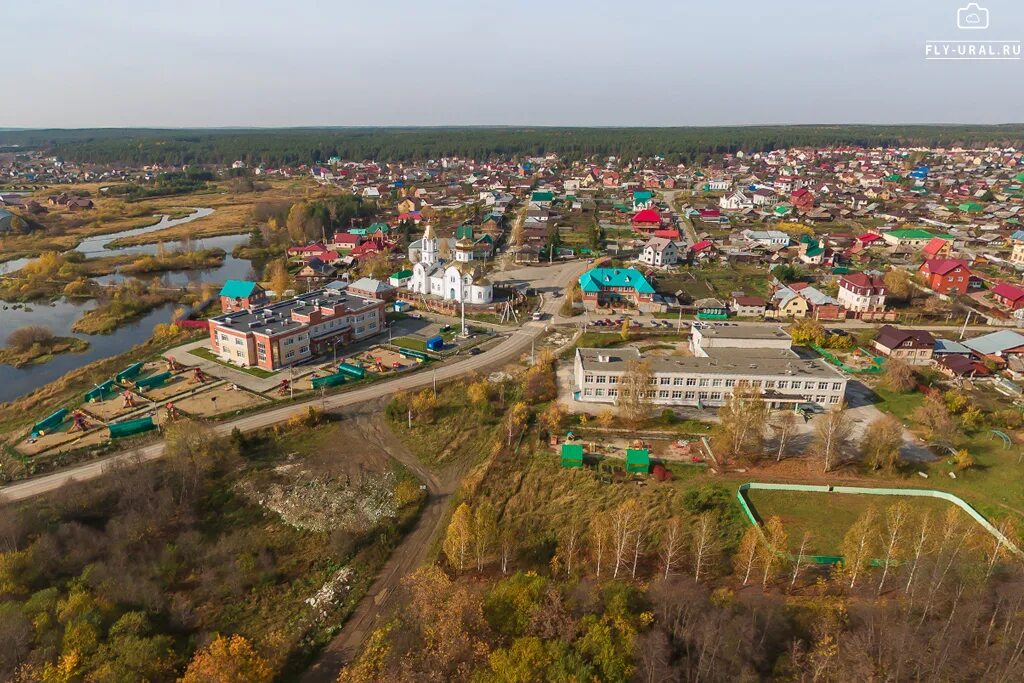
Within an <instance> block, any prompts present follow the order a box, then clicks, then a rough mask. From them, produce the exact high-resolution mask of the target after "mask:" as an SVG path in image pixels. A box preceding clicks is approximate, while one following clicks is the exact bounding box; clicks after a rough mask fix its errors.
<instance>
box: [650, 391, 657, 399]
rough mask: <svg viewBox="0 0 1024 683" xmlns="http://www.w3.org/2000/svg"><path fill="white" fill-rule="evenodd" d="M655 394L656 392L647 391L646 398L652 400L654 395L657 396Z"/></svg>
mask: <svg viewBox="0 0 1024 683" xmlns="http://www.w3.org/2000/svg"><path fill="white" fill-rule="evenodd" d="M657 393H658V392H656V391H648V392H647V398H654V396H655V394H657Z"/></svg>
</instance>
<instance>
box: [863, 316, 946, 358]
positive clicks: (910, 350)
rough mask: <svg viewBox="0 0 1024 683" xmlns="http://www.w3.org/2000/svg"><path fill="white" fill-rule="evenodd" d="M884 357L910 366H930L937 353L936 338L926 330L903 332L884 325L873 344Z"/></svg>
mask: <svg viewBox="0 0 1024 683" xmlns="http://www.w3.org/2000/svg"><path fill="white" fill-rule="evenodd" d="M872 344H873V346H874V348H875V349H876V350H877V351H878V352H879V353H881V354H882V355H883V356H887V357H889V358H899V359H901V360H903V361H905V362H906V363H908V364H909V365H928V364H930V363H931V360H932V354H933V353H934V351H935V337H933V336H932V335H931V333H929V332H927V331H925V330H901V329H900V328H898V327H894V326H892V325H882V327H880V328H879V330H878V335H877V336H876V337H875V340H874V341H873V342H872Z"/></svg>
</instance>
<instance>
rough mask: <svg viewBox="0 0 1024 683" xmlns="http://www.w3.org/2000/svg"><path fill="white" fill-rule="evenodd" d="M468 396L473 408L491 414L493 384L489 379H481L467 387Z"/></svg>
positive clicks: (482, 413)
mask: <svg viewBox="0 0 1024 683" xmlns="http://www.w3.org/2000/svg"><path fill="white" fill-rule="evenodd" d="M466 398H468V399H469V404H470V407H471V408H472V409H473V410H475V411H477V412H478V413H480V414H481V415H485V416H487V415H490V414H491V385H490V383H489V382H488V381H487V380H485V379H481V380H479V381H476V382H473V383H472V384H470V385H469V386H468V387H466Z"/></svg>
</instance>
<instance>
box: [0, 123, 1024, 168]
mask: <svg viewBox="0 0 1024 683" xmlns="http://www.w3.org/2000/svg"><path fill="white" fill-rule="evenodd" d="M1022 137H1024V126H1022V125H1019V124H1012V125H1011V124H1008V125H1002V126H976V125H961V126H949V125H945V126H925V125H909V126H869V125H805V126H733V127H704V128H698V127H687V128H682V127H680V128H547V127H530V128H524V127H451V128H448V127H439V128H418V127H417V128H281V129H217V130H210V129H167V130H165V129H143V128H122V129H116V128H111V129H74V130H64V129H40V130H14V131H0V151H19V150H25V149H38V150H44V151H47V152H48V153H52V154H54V155H56V156H58V157H61V158H63V159H65V160H68V161H75V162H85V163H99V164H115V163H120V164H130V165H142V164H167V165H172V166H184V165H189V164H231V163H232V162H234V161H236V160H241V161H244V162H246V163H247V164H250V165H255V164H267V165H270V166H280V165H296V164H314V163H318V162H325V161H327V160H328V159H330V158H331V157H334V156H337V157H340V158H342V159H352V160H360V159H374V160H379V161H415V160H423V159H436V158H439V157H442V156H462V157H471V158H475V159H496V158H514V157H522V156H538V155H543V154H547V153H556V154H559V155H560V156H563V157H565V158H567V159H570V160H578V159H587V158H591V157H603V156H617V157H621V158H634V157H639V156H653V155H659V156H662V157H664V158H666V159H667V160H669V161H672V162H675V161H681V162H686V163H692V162H700V161H704V160H706V159H708V158H710V157H713V156H715V155H719V154H723V153H729V152H735V151H738V150H743V151H746V152H759V151H760V152H763V151H769V150H772V149H778V148H784V147H793V146H812V147H827V146H834V145H855V146H898V145H921V146H943V145H965V146H970V145H990V144H994V145H1019V143H1020V140H1021V138H1022Z"/></svg>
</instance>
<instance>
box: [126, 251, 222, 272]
mask: <svg viewBox="0 0 1024 683" xmlns="http://www.w3.org/2000/svg"><path fill="white" fill-rule="evenodd" d="M226 255H227V252H225V251H224V250H223V249H202V250H199V251H178V252H170V253H164V254H159V253H158V254H155V255H153V256H140V257H137V258H135V259H134V260H133V261H132V262H131V263H128V264H127V265H125V266H122V267H121V268H120V269H119V271H120V272H121V273H124V274H126V275H144V274H146V273H163V272H166V271H169V270H202V269H205V268H217V267H219V266H221V265H222V264H223V263H224V257H225V256H226Z"/></svg>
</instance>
